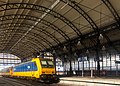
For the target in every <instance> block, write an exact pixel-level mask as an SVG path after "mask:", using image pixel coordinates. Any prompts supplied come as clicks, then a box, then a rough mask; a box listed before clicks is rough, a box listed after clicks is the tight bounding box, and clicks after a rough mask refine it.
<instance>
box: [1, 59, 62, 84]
mask: <svg viewBox="0 0 120 86" xmlns="http://www.w3.org/2000/svg"><path fill="white" fill-rule="evenodd" d="M1 74H2V76H7V77H8V76H9V77H17V78H26V79H34V80H38V81H42V82H50V83H58V82H59V81H60V79H59V77H58V76H57V75H56V71H55V66H54V64H53V61H52V60H51V59H46V58H33V59H32V60H31V61H28V62H24V63H21V64H19V65H16V66H14V67H9V68H5V69H3V70H2V71H1Z"/></svg>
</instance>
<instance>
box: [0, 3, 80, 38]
mask: <svg viewBox="0 0 120 86" xmlns="http://www.w3.org/2000/svg"><path fill="white" fill-rule="evenodd" d="M0 8H1V10H0V11H5V10H11V9H31V10H32V11H36V12H40V11H42V12H46V10H50V11H49V12H48V14H50V15H53V16H54V17H56V18H58V19H60V20H61V21H63V22H64V23H66V24H67V25H68V26H69V27H71V29H73V31H74V32H75V33H76V34H77V35H78V36H80V35H82V33H81V32H80V31H79V29H78V28H77V27H76V26H75V25H74V24H73V23H72V22H71V21H69V20H68V19H67V18H65V17H64V16H62V15H61V14H59V13H57V12H55V11H53V10H51V9H48V8H46V7H43V6H39V5H34V4H29V3H8V4H3V5H0Z"/></svg>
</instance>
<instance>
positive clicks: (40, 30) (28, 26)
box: [0, 23, 61, 44]
mask: <svg viewBox="0 0 120 86" xmlns="http://www.w3.org/2000/svg"><path fill="white" fill-rule="evenodd" d="M10 24H11V26H9V25H10ZM14 24H15V25H14ZM31 26H32V25H31V24H27V23H5V24H3V25H1V26H0V27H1V28H7V27H20V28H21V27H23V28H24V27H27V28H30V27H31ZM35 28H38V30H35V29H33V30H34V31H38V32H41V33H43V34H45V35H47V36H48V37H50V38H51V39H52V40H54V41H55V42H56V43H57V44H60V43H61V42H60V41H59V40H58V39H57V38H56V37H54V36H53V35H52V34H50V33H49V32H48V31H46V30H44V29H43V28H41V27H37V26H35ZM8 30H9V29H8ZM11 30H13V31H14V30H15V29H11ZM1 31H2V30H1ZM3 31H4V30H3ZM17 31H18V32H20V31H21V33H25V32H26V30H23V29H18V30H17ZM22 31H23V32H22ZM31 33H33V32H31ZM34 34H36V33H34ZM47 41H48V40H47ZM49 43H50V42H49ZM50 44H51V43H50Z"/></svg>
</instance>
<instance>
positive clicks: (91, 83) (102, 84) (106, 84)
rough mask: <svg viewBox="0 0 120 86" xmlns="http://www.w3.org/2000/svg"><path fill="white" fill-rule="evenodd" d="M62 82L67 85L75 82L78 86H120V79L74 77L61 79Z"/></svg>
mask: <svg viewBox="0 0 120 86" xmlns="http://www.w3.org/2000/svg"><path fill="white" fill-rule="evenodd" d="M60 79H61V82H62V81H63V82H64V83H65V81H66V82H68V83H70V82H73V83H74V84H75V83H76V86H78V84H79V85H85V86H120V79H119V78H106V77H93V78H91V77H80V76H72V77H61V78H60Z"/></svg>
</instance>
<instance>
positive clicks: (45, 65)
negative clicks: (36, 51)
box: [41, 60, 47, 68]
mask: <svg viewBox="0 0 120 86" xmlns="http://www.w3.org/2000/svg"><path fill="white" fill-rule="evenodd" d="M41 65H42V67H43V68H45V67H47V62H46V61H45V60H42V61H41Z"/></svg>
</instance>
